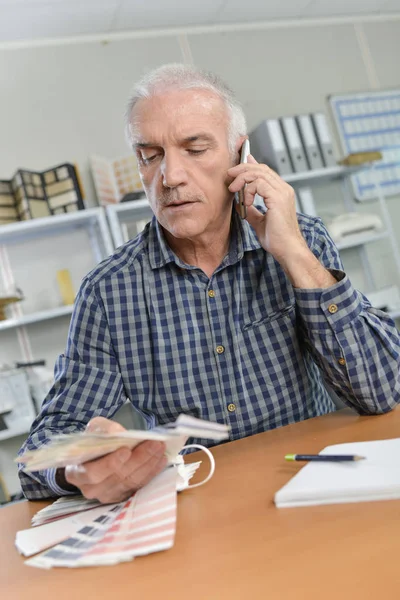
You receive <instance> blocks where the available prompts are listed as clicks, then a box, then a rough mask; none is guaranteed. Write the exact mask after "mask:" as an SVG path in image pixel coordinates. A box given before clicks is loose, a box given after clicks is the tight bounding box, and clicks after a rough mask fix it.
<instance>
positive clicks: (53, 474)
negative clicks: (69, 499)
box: [46, 468, 79, 496]
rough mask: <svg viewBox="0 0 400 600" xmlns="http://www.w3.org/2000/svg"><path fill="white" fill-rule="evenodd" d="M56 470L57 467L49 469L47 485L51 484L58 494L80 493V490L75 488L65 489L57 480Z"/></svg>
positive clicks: (51, 487)
mask: <svg viewBox="0 0 400 600" xmlns="http://www.w3.org/2000/svg"><path fill="white" fill-rule="evenodd" d="M56 471H57V469H54V468H53V469H47V471H46V479H47V485H48V486H49V488H50V489H51V491H52V492H54V493H55V494H57V496H76V494H78V493H79V491H76V492H75V491H73V490H64V489H63V488H62V487H60V486H59V485H58V483H57V482H56Z"/></svg>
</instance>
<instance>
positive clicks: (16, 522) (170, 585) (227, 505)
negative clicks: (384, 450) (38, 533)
mask: <svg viewBox="0 0 400 600" xmlns="http://www.w3.org/2000/svg"><path fill="white" fill-rule="evenodd" d="M399 436H400V409H398V410H396V411H394V412H392V413H389V414H387V415H383V416H378V417H358V416H357V415H354V414H353V413H350V411H340V412H338V413H334V414H331V415H327V416H324V417H319V418H316V419H311V420H309V421H305V422H303V423H298V424H296V425H290V426H288V427H284V428H282V429H277V430H274V431H270V432H266V433H262V434H260V435H257V436H253V437H250V438H246V439H243V440H240V441H238V442H232V443H229V444H225V445H223V446H220V447H217V448H215V449H214V451H213V452H214V455H215V458H216V464H217V468H216V472H215V475H214V477H213V479H212V480H211V481H210V482H209V483H208V484H206V485H205V486H204V487H201V488H196V489H193V490H190V491H186V492H183V493H182V494H180V495H179V499H178V527H177V535H176V540H175V546H174V548H173V549H172V550H169V551H167V552H161V553H158V554H152V555H150V556H147V557H142V558H137V559H135V560H134V561H133V562H131V563H125V564H121V565H117V566H115V567H98V568H85V569H53V570H50V571H43V570H39V569H34V568H31V567H27V566H26V565H24V564H23V558H22V557H21V556H19V555H18V553H17V551H16V549H15V547H14V537H15V532H16V531H17V530H18V529H24V528H27V527H29V524H30V518H31V516H32V515H33V514H34V513H35V512H36V511H37V510H38V509H39V508H42V507H43V506H44V505H45V503H43V502H40V503H33V502H31V503H29V502H23V503H20V504H15V505H14V506H10V507H6V508H4V509H1V510H0V532H1V550H0V570H1V579H0V597H1V598H4V599H5V600H39V599H40V600H47V599H52V600H64V599H66V598H69V599H70V600H71V599H72V600H81V599H83V598H85V599H88V600H92V599H96V600H103V599H104V600H106V599H107V600H110V598H111V599H112V600H125V599H128V598H139V599H140V600H147V599H149V598H150V599H153V598H163V597H164V598H168V599H174V600H183V599H184V600H214V599H215V600H220V599H225V598H226V599H229V600H231V599H245V600H253V599H259V598H260V599H261V598H262V599H268V600H292V599H293V600H301V599H303V598H304V599H305V598H307V600H314V599H315V600H316V599H318V600H331V599H335V600H359V599H362V600H367V599H374V600H376V599H382V600H391V599H394V598H396V599H398V598H399V597H400V564H399V555H400V502H398V501H386V502H368V503H360V504H343V505H336V506H335V505H331V506H319V507H306V508H292V509H277V508H276V507H275V506H274V504H273V495H274V493H275V491H276V490H278V489H279V488H280V487H281V486H282V485H283V484H285V483H286V482H287V481H288V480H289V479H290V478H291V477H292V475H294V473H295V472H296V471H297V470H298V469H299V468H300V465H298V464H285V463H284V461H283V456H284V455H285V454H286V453H287V452H306V453H307V452H308V453H317V452H319V451H320V450H321V449H322V448H323V447H324V446H327V445H330V444H336V443H340V442H350V441H357V440H359V441H361V440H373V439H384V438H391V437H399ZM193 458H195V456H194V455H193Z"/></svg>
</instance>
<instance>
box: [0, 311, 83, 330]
mask: <svg viewBox="0 0 400 600" xmlns="http://www.w3.org/2000/svg"><path fill="white" fill-rule="evenodd" d="M72 310H73V306H72V305H71V306H59V307H57V308H51V309H49V310H42V311H39V312H36V313H32V314H30V315H24V316H22V317H16V318H14V319H6V320H5V321H0V331H5V330H6V329H15V328H16V327H24V326H25V325H31V324H32V323H40V322H41V321H48V320H50V319H56V318H57V317H64V316H67V315H68V316H69V315H71V314H72Z"/></svg>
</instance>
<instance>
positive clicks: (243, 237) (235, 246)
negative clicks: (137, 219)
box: [148, 209, 261, 269]
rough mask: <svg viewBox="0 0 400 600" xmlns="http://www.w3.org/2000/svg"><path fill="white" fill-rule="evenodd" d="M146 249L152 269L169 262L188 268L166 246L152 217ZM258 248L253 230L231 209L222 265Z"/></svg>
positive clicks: (231, 262) (160, 231)
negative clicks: (226, 244) (227, 248)
mask: <svg viewBox="0 0 400 600" xmlns="http://www.w3.org/2000/svg"><path fill="white" fill-rule="evenodd" d="M148 248H149V260H150V265H151V268H152V269H159V268H161V267H163V266H165V265H166V264H168V263H170V262H174V263H176V265H178V267H181V268H185V269H187V268H188V265H187V264H185V263H184V262H183V261H182V260H180V258H178V256H176V254H175V253H174V252H173V251H172V250H171V248H170V247H169V246H168V244H167V241H166V239H165V236H164V233H163V230H162V227H161V225H160V223H159V222H158V221H157V219H156V217H154V216H153V218H152V221H151V223H150V231H149V242H148ZM260 248H261V244H260V242H259V241H258V239H257V236H256V234H255V231H254V229H253V228H252V227H251V225H250V224H249V223H248V222H247V221H246V220H242V219H241V218H240V216H239V215H238V213H237V212H236V210H235V209H233V211H232V221H231V240H230V246H229V252H228V254H227V256H226V257H225V258H224V260H223V263H222V264H223V265H224V266H227V265H229V264H234V263H235V262H237V261H239V260H241V259H242V258H243V255H244V253H245V252H251V251H252V250H259V249H260ZM193 268H195V267H193Z"/></svg>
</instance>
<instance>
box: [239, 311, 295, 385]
mask: <svg viewBox="0 0 400 600" xmlns="http://www.w3.org/2000/svg"><path fill="white" fill-rule="evenodd" d="M241 335H242V343H243V345H244V347H245V349H246V350H245V352H246V356H247V357H248V360H249V363H250V365H251V370H253V371H254V374H255V376H256V377H257V378H259V377H262V379H263V380H264V383H265V384H266V385H268V386H272V387H274V388H275V389H278V388H279V387H288V386H291V385H292V384H293V383H295V382H296V380H298V377H299V373H298V370H299V367H300V363H301V360H299V359H300V358H301V350H300V343H299V338H298V327H297V323H296V309H295V306H294V305H289V306H286V307H284V308H283V309H282V310H281V311H276V312H273V313H270V314H268V315H263V317H262V318H260V319H258V320H256V321H252V322H247V323H245V324H244V325H243V327H242V334H241Z"/></svg>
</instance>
